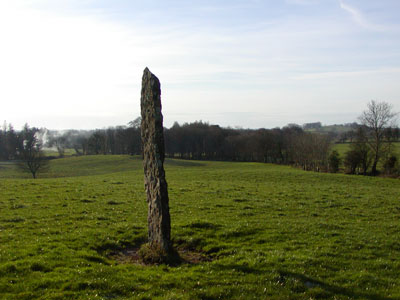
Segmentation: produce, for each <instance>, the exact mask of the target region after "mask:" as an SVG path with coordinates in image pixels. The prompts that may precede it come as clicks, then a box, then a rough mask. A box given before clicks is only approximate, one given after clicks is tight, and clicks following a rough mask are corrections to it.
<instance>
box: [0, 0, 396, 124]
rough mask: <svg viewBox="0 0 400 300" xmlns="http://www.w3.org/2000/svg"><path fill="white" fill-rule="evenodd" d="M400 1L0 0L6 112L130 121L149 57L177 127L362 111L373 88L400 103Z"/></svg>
mask: <svg viewBox="0 0 400 300" xmlns="http://www.w3.org/2000/svg"><path fill="white" fill-rule="evenodd" d="M399 10H400V2H398V1H395V0H384V1H379V2H376V1H372V0H368V1H361V0H325V1H322V0H280V1H256V0H254V1H244V0H234V1H229V2H228V1H225V0H223V1H220V2H218V3H217V4H216V3H214V2H213V1H194V2H190V3H185V2H183V1H178V0H169V1H159V0H155V1H152V2H149V3H142V2H139V1H126V0H117V1H113V2H109V1H105V0H99V1H78V0H70V1H59V2H57V4H55V3H54V2H52V1H50V0H29V1H28V0H15V1H7V2H6V1H4V2H0V25H1V26H0V36H1V37H2V42H3V46H2V47H0V65H1V66H2V68H1V69H0V84H1V85H2V88H1V89H0V99H2V104H3V105H2V110H1V112H0V120H2V121H3V120H5V121H7V123H11V124H13V125H14V127H15V128H21V127H22V126H23V125H24V124H25V123H28V124H29V125H31V126H34V127H45V128H52V129H53V130H65V128H75V129H76V130H79V129H88V130H89V129H91V128H92V129H93V128H107V126H118V125H121V124H127V123H128V122H129V121H132V120H134V119H135V118H136V117H138V116H140V84H141V76H142V73H143V70H144V68H145V67H146V66H147V67H149V69H150V70H151V71H152V72H153V73H154V74H155V75H156V76H157V77H158V78H159V79H160V82H161V92H162V96H161V98H162V105H163V115H164V126H165V127H168V128H169V127H171V126H172V125H173V123H174V122H175V121H177V122H178V123H179V124H183V123H185V122H193V120H203V121H204V122H208V123H210V124H218V125H219V126H221V127H232V128H235V127H242V128H250V129H255V128H275V127H283V126H285V125H287V124H288V123H297V124H300V125H301V124H304V123H313V122H321V123H323V124H344V123H352V122H356V121H357V117H358V116H359V115H360V114H361V113H362V111H363V110H365V109H366V106H367V103H368V102H369V101H371V100H377V101H379V102H381V101H385V102H388V103H391V104H392V105H393V109H394V110H395V111H400V99H399V95H400V86H399V84H398V79H399V78H400V20H399V19H398V17H397V14H396V12H397V11H399ZM71 125H72V126H71Z"/></svg>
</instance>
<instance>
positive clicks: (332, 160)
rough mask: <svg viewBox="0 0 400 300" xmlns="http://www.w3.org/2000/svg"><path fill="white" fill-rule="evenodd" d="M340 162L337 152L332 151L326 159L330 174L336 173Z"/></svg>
mask: <svg viewBox="0 0 400 300" xmlns="http://www.w3.org/2000/svg"><path fill="white" fill-rule="evenodd" d="M340 161H341V159H340V155H339V152H337V151H336V150H333V151H332V152H331V154H330V155H329V158H328V163H329V172H331V173H336V172H338V171H339V166H340Z"/></svg>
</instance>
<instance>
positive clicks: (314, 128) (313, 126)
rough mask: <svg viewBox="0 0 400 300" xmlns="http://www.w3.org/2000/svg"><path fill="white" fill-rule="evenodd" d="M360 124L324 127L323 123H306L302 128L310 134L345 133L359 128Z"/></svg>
mask: <svg viewBox="0 0 400 300" xmlns="http://www.w3.org/2000/svg"><path fill="white" fill-rule="evenodd" d="M358 126H359V124H357V123H356V122H353V123H346V124H334V125H322V124H321V122H314V123H305V124H303V126H302V128H303V130H305V131H308V132H321V133H339V134H340V133H344V132H347V131H350V130H354V129H355V128H357V127H358Z"/></svg>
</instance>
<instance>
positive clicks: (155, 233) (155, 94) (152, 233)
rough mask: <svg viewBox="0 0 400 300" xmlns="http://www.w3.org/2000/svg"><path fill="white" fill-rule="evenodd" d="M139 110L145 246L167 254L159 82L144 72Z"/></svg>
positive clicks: (167, 214)
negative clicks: (146, 223) (145, 230)
mask: <svg viewBox="0 0 400 300" xmlns="http://www.w3.org/2000/svg"><path fill="white" fill-rule="evenodd" d="M140 106H141V116H142V123H141V136H142V147H143V167H144V185H145V189H146V193H147V203H148V216H147V221H148V230H149V233H148V236H149V245H150V246H151V247H157V248H158V247H159V248H160V249H161V250H163V251H165V252H167V253H168V252H169V251H170V250H171V239H170V236H171V221H170V215H169V204H168V202H169V200H168V188H167V181H166V180H165V171H164V157H165V146H164V133H163V116H162V113H161V89H160V81H159V80H158V78H157V77H156V76H155V75H154V74H152V73H151V72H150V70H149V69H148V68H146V69H145V70H144V72H143V77H142V92H141V99H140Z"/></svg>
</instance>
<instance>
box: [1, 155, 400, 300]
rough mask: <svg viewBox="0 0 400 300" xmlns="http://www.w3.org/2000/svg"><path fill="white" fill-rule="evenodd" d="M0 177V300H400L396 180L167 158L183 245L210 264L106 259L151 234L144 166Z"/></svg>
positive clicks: (111, 160) (77, 164) (64, 168)
mask: <svg viewBox="0 0 400 300" xmlns="http://www.w3.org/2000/svg"><path fill="white" fill-rule="evenodd" d="M51 164H52V171H51V173H50V174H46V175H45V174H43V176H42V177H45V176H47V177H55V178H40V179H37V180H32V179H26V178H18V176H19V173H17V172H15V171H13V170H12V168H11V167H10V168H3V169H0V176H1V177H2V178H3V179H1V181H0V211H1V214H0V299H334V298H335V299H399V298H400V276H399V270H400V202H399V201H400V199H399V194H400V185H399V180H395V179H383V178H373V177H364V176H348V175H342V174H319V173H313V172H303V171H301V170H297V169H292V168H290V167H284V166H274V165H269V164H257V163H224V162H193V161H180V160H168V161H167V162H166V175H167V181H168V184H169V194H170V208H171V220H172V236H173V239H174V242H175V244H176V245H185V246H186V247H188V248H192V249H196V250H198V251H202V252H203V253H204V254H207V255H208V256H209V257H211V258H212V261H209V262H201V263H199V264H192V265H191V264H182V265H180V266H175V267H169V266H165V265H160V266H142V265H135V264H129V263H121V262H118V260H116V259H113V258H111V257H110V256H109V254H110V253H112V252H115V251H122V250H124V249H127V248H131V247H134V246H138V245H139V244H141V243H143V241H144V240H145V238H146V232H147V231H146V230H147V229H146V227H147V223H146V222H147V221H146V220H147V205H146V200H145V193H144V187H143V171H142V163H141V161H140V159H139V158H131V157H128V156H89V157H71V158H65V159H57V160H53V161H52V162H51Z"/></svg>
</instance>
